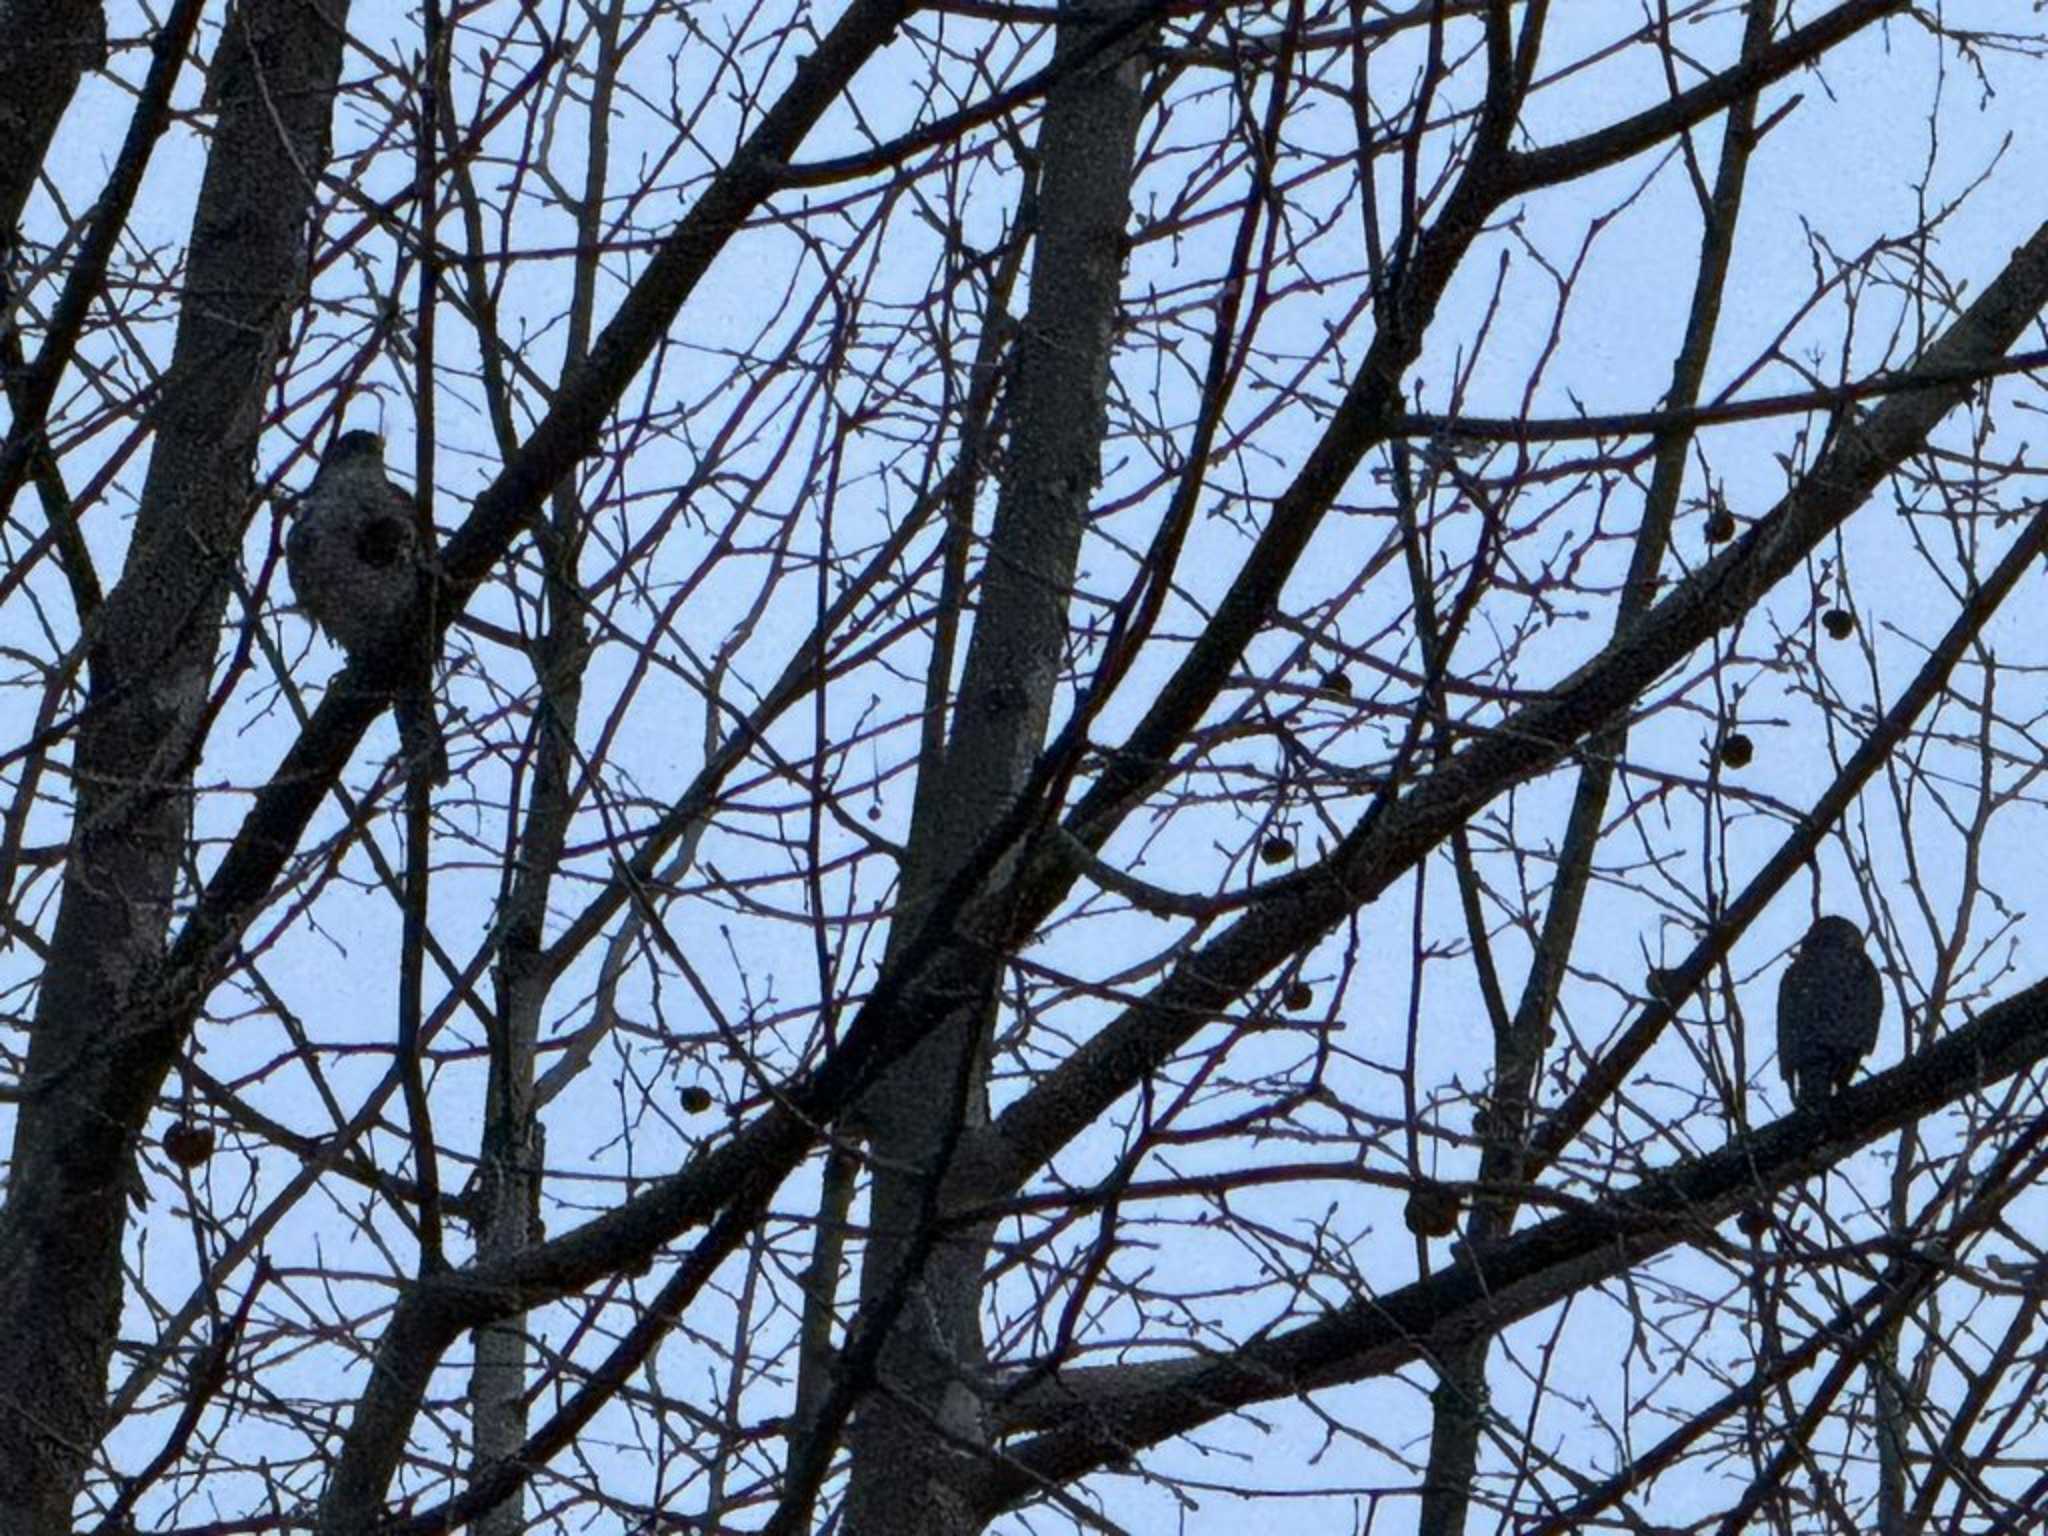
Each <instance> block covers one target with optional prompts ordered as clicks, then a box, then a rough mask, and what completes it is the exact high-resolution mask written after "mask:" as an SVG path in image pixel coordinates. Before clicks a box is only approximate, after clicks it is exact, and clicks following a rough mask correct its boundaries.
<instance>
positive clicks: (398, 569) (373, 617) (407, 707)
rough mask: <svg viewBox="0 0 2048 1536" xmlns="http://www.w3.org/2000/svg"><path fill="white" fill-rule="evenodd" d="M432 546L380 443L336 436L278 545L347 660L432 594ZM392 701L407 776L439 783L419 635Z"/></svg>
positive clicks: (429, 685)
mask: <svg viewBox="0 0 2048 1536" xmlns="http://www.w3.org/2000/svg"><path fill="white" fill-rule="evenodd" d="M433 556H434V550H433V544H432V539H431V536H427V535H425V534H424V532H423V530H422V528H421V526H420V519H419V513H418V511H417V509H416V508H415V507H414V505H413V500H412V498H411V497H410V496H408V495H406V494H405V492H404V491H402V490H400V489H399V488H398V487H397V486H395V485H393V484H392V483H391V481H390V480H389V479H388V478H387V477H386V476H385V473H384V439H383V438H381V437H379V436H378V435H377V434H376V433H375V432H364V431H356V432H344V433H343V434H342V435H341V436H340V437H339V438H338V439H337V440H336V441H335V444H334V446H333V447H332V448H330V449H328V450H327V457H326V458H324V459H322V460H321V461H320V469H319V471H318V473H316V474H315V475H314V476H313V484H312V486H311V488H310V489H308V490H307V492H306V494H305V495H304V496H302V497H300V498H299V507H298V514H297V516H296V517H295V518H294V519H293V521H292V529H291V533H290V535H289V536H288V537H287V538H286V539H285V544H284V557H285V569H286V570H287V571H289V572H290V574H291V579H292V591H293V592H294V593H296V594H297V596H298V599H299V603H300V605H301V606H302V607H304V609H305V610H306V612H307V613H308V614H310V615H311V616H312V619H313V622H314V623H316V624H318V625H319V626H320V627H321V628H322V629H323V630H325V631H326V632H327V634H328V635H329V637H330V638H332V639H333V640H334V641H335V642H336V643H337V644H339V645H340V646H341V648H342V649H343V650H344V651H346V652H348V654H349V656H350V658H351V659H353V658H355V657H357V656H359V655H361V654H363V653H364V652H366V651H374V650H377V649H379V648H381V647H383V646H385V645H388V644H391V643H394V641H395V640H396V638H397V637H399V636H402V635H405V634H406V633H407V632H408V630H409V628H411V627H412V626H414V624H415V623H416V617H415V616H416V615H417V614H418V613H419V611H420V609H421V608H422V607H423V606H424V605H425V604H427V603H428V602H429V601H431V599H432V596H433V583H434V573H433V564H432V562H433ZM420 633H421V634H422V637H423V638H422V640H421V643H420V645H419V654H418V655H416V656H412V657H409V658H408V659H407V664H406V673H405V680H404V681H403V682H402V683H401V684H400V685H399V687H398V688H397V689H396V690H395V693H394V697H393V700H392V703H393V707H394V709H395V712H396V714H397V716H398V740H399V745H400V746H401V748H402V749H403V750H404V753H405V759H406V767H407V771H408V772H410V773H418V772H424V773H426V774H427V775H428V777H429V778H430V779H431V780H432V781H433V782H434V783H436V784H441V783H445V782H447V779H448V753H447V748H446V746H445V745H444V743H443V742H442V740H441V724H440V721H439V720H438V719H437V718H436V716H435V713H434V658H433V654H432V652H431V650H430V649H429V648H428V647H429V646H430V645H431V643H432V641H431V637H430V635H428V634H427V632H426V631H420Z"/></svg>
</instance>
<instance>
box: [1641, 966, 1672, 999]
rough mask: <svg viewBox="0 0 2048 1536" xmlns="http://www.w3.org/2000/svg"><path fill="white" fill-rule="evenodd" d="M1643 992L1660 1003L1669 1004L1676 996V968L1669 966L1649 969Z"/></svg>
mask: <svg viewBox="0 0 2048 1536" xmlns="http://www.w3.org/2000/svg"><path fill="white" fill-rule="evenodd" d="M1643 990H1644V991H1646V992H1648V993H1649V994H1650V996H1652V997H1654V998H1655V999H1656V1000H1657V1001H1658V1002H1660V1003H1668V1002H1670V1001H1671V1000H1672V999H1673V998H1675V997H1677V996H1678V969H1677V967H1675V966H1669V965H1659V966H1653V967H1651V970H1650V974H1649V975H1648V976H1647V977H1646V978H1645V979H1644V982H1643Z"/></svg>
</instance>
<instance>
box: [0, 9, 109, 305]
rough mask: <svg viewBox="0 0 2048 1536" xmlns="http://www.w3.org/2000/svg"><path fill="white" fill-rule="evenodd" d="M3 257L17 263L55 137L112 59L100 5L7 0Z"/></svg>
mask: <svg viewBox="0 0 2048 1536" xmlns="http://www.w3.org/2000/svg"><path fill="white" fill-rule="evenodd" d="M0 38H5V39H6V43H5V45H4V46H0V241H4V242H5V243H4V245H0V257H4V259H5V261H6V264H7V265H8V266H10V267H11V265H12V263H13V243H14V234H15V229H16V227H17V226H18V225H19V224H20V222H21V210H22V207H23V205H24V204H26V203H27V201H28V194H29V190H30V188H32V187H33V186H34V185H35V179H36V172H37V171H39V170H41V169H42V165H43V154H44V152H45V151H46V150H47V149H48V148H49V146H50V136H51V135H52V134H53V133H55V132H56V131H57V124H58V122H59V121H60V120H61V119H62V118H63V116H64V109H65V107H67V106H69V105H70V103H71V96H72V93H73V92H74V91H76V90H77V89H78V82H79V80H80V79H82V78H83V77H84V75H85V72H86V71H87V70H89V69H96V68H98V67H99V65H100V64H101V63H102V62H104V60H105V58H106V53H107V17H106V8H105V7H104V6H102V5H100V4H99V3H97V0H0Z"/></svg>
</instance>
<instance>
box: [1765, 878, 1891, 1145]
mask: <svg viewBox="0 0 2048 1536" xmlns="http://www.w3.org/2000/svg"><path fill="white" fill-rule="evenodd" d="M1883 1016H1884V987H1883V983H1882V982H1881V981H1880V980H1879V979H1878V974H1877V967H1876V966H1874V965H1872V964H1871V963H1870V957H1869V956H1868V955H1866V954H1864V953H1863V934H1862V931H1861V930H1860V929H1858V928H1857V926H1856V925H1855V924H1854V923H1852V922H1850V921H1849V919H1847V918H1846V917H1823V918H1820V919H1818V920H1816V921H1815V923H1814V925H1813V926H1812V927H1811V928H1809V929H1807V930H1806V937H1805V938H1803V939H1801V940H1800V941H1799V952H1798V953H1797V954H1796V955H1794V956H1793V957H1792V963H1791V964H1790V965H1788V966H1786V967H1785V975H1784V977H1783V978H1782V979H1781V980H1780V981H1779V982H1778V1070H1779V1071H1780V1072H1781V1073H1783V1074H1784V1077H1785V1086H1786V1087H1788V1088H1790V1089H1791V1090H1792V1102H1793V1103H1795V1104H1797V1105H1798V1106H1799V1107H1800V1108H1801V1109H1810V1108H1812V1107H1813V1106H1814V1105H1816V1104H1821V1103H1824V1102H1826V1100H1827V1099H1828V1098H1830V1097H1831V1096H1832V1095H1834V1094H1837V1093H1840V1092H1841V1091H1842V1090H1843V1089H1844V1088H1846V1087H1848V1086H1849V1079H1850V1078H1851V1077H1853V1076H1855V1074H1856V1067H1857V1064H1858V1063H1859V1062H1861V1061H1862V1060H1863V1058H1864V1057H1865V1056H1868V1055H1869V1054H1870V1050H1871V1047H1872V1046H1874V1045H1876V1044H1877V1026H1878V1021H1879V1020H1880V1019H1881V1018H1882V1017H1883Z"/></svg>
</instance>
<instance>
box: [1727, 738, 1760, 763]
mask: <svg viewBox="0 0 2048 1536" xmlns="http://www.w3.org/2000/svg"><path fill="white" fill-rule="evenodd" d="M1755 756H1756V743H1755V742H1753V741H1751V740H1750V739H1749V738H1748V737H1747V736H1745V735H1743V734H1742V732H1740V731H1730V732H1729V733H1728V734H1727V735H1726V736H1723V737H1722V738H1721V761H1722V762H1724V763H1726V764H1727V765H1728V766H1729V767H1730V768H1747V767H1748V766H1749V760H1750V759H1751V758H1753V757H1755Z"/></svg>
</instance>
